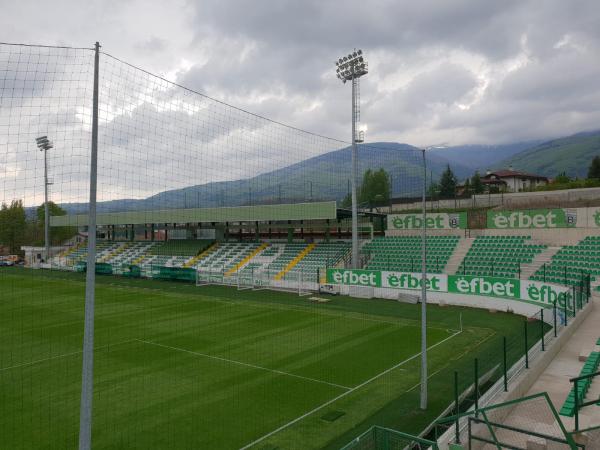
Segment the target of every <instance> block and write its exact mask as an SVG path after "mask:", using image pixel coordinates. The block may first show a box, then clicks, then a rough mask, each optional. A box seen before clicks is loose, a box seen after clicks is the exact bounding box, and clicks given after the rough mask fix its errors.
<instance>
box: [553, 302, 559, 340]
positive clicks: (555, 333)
mask: <svg viewBox="0 0 600 450" xmlns="http://www.w3.org/2000/svg"><path fill="white" fill-rule="evenodd" d="M552 311H553V313H554V337H556V336H558V332H557V330H556V300H554V305H553V307H552Z"/></svg>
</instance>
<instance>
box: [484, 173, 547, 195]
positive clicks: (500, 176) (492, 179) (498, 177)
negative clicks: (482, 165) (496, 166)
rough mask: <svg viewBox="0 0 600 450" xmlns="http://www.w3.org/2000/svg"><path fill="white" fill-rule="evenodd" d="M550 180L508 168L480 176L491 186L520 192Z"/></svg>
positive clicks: (486, 184)
mask: <svg viewBox="0 0 600 450" xmlns="http://www.w3.org/2000/svg"><path fill="white" fill-rule="evenodd" d="M549 181H550V180H548V178H547V177H544V176H541V175H534V174H531V173H527V172H520V171H518V170H513V169H512V168H509V169H508V170H496V171H494V172H491V171H488V172H487V173H486V174H485V176H483V177H481V182H482V183H483V184H484V185H485V186H488V189H489V188H491V187H497V188H498V189H499V190H501V191H506V192H520V191H523V190H525V189H532V188H535V187H537V186H544V185H546V184H548V182H549Z"/></svg>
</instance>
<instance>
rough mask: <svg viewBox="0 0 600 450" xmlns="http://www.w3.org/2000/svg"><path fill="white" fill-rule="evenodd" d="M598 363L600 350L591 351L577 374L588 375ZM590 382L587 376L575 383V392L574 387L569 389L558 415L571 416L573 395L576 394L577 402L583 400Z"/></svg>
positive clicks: (573, 406)
mask: <svg viewBox="0 0 600 450" xmlns="http://www.w3.org/2000/svg"><path fill="white" fill-rule="evenodd" d="M599 365H600V352H592V353H590V356H588V358H587V359H586V360H585V363H584V365H583V367H582V369H581V372H580V373H579V376H583V375H590V374H592V373H595V372H597V371H598V366H599ZM591 384H592V379H591V378H587V379H585V380H581V381H579V382H578V383H577V391H578V392H575V387H573V389H571V391H570V392H569V395H568V396H567V399H566V400H565V403H564V404H563V405H562V407H561V408H560V415H561V416H567V417H573V416H574V415H575V395H577V401H578V403H579V404H581V403H583V402H584V401H585V396H586V394H587V392H588V390H589V389H590V385H591Z"/></svg>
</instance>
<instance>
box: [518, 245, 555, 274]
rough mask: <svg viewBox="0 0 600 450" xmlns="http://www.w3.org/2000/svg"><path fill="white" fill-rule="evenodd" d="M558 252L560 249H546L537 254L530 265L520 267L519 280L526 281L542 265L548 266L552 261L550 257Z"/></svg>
mask: <svg viewBox="0 0 600 450" xmlns="http://www.w3.org/2000/svg"><path fill="white" fill-rule="evenodd" d="M559 250H560V247H548V248H547V249H546V250H544V251H543V252H541V253H539V254H538V255H537V256H536V257H535V258H533V261H531V263H530V264H523V265H522V266H521V279H523V280H528V279H529V277H531V276H532V275H533V274H534V273H536V272H537V271H538V269H539V268H540V267H542V266H543V265H544V264H546V265H548V264H550V262H551V261H552V257H553V256H554V255H555V254H556V252H558V251H559Z"/></svg>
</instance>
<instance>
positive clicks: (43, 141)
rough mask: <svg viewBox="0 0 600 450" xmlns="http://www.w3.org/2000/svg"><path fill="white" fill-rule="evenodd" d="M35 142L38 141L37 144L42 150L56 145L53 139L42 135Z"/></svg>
mask: <svg viewBox="0 0 600 450" xmlns="http://www.w3.org/2000/svg"><path fill="white" fill-rule="evenodd" d="M35 142H36V143H37V146H38V148H39V149H40V151H41V152H42V151H44V150H50V149H51V148H53V147H54V146H53V145H52V141H49V140H48V136H41V137H39V138H36V139H35Z"/></svg>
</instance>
